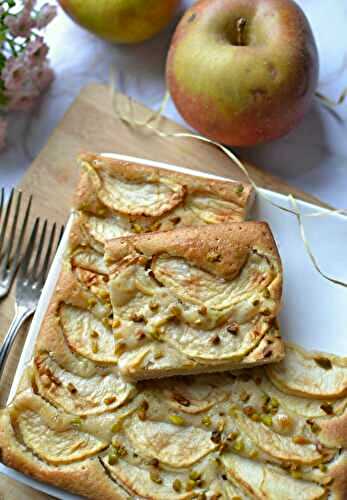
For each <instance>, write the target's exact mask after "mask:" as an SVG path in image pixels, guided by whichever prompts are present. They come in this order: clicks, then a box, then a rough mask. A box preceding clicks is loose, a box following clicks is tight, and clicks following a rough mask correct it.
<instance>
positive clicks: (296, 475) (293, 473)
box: [290, 470, 302, 479]
mask: <svg viewBox="0 0 347 500" xmlns="http://www.w3.org/2000/svg"><path fill="white" fill-rule="evenodd" d="M290 475H291V476H292V478H294V479H301V478H302V472H301V471H299V470H292V471H291V473H290Z"/></svg>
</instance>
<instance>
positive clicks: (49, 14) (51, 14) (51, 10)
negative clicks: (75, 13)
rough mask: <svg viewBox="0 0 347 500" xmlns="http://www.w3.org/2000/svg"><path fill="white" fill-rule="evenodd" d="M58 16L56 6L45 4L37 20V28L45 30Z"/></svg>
mask: <svg viewBox="0 0 347 500" xmlns="http://www.w3.org/2000/svg"><path fill="white" fill-rule="evenodd" d="M56 15H57V8H56V7H55V6H54V5H49V4H48V3H45V4H44V5H43V6H42V7H41V9H40V10H39V12H38V14H37V18H36V27H37V28H38V29H39V30H40V29H42V28H45V27H46V26H47V24H49V23H50V22H51V21H52V20H53V19H54V18H55V16H56Z"/></svg>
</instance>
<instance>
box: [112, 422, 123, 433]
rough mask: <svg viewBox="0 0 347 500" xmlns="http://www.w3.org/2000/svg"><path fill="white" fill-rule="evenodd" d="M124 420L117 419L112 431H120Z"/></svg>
mask: <svg viewBox="0 0 347 500" xmlns="http://www.w3.org/2000/svg"><path fill="white" fill-rule="evenodd" d="M122 427H123V422H122V420H117V421H116V422H115V423H114V424H113V425H112V427H111V431H112V432H119V431H121V430H122Z"/></svg>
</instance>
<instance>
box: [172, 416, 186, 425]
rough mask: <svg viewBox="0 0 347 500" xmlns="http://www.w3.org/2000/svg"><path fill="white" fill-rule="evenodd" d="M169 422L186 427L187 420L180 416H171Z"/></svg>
mask: <svg viewBox="0 0 347 500" xmlns="http://www.w3.org/2000/svg"><path fill="white" fill-rule="evenodd" d="M169 420H170V422H171V423H172V424H174V425H184V424H185V420H184V418H183V417H181V416H180V415H169Z"/></svg>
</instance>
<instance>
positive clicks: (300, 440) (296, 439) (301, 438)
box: [292, 436, 311, 444]
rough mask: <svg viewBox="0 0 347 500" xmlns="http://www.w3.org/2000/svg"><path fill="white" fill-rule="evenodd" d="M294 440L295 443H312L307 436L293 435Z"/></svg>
mask: <svg viewBox="0 0 347 500" xmlns="http://www.w3.org/2000/svg"><path fill="white" fill-rule="evenodd" d="M292 441H293V443H295V444H311V441H310V440H309V439H307V438H305V436H293V438H292Z"/></svg>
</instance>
